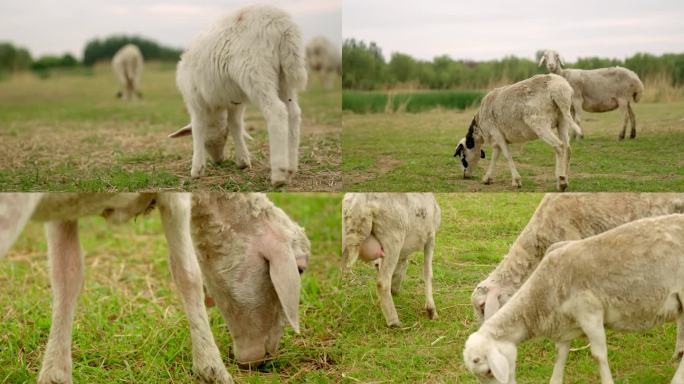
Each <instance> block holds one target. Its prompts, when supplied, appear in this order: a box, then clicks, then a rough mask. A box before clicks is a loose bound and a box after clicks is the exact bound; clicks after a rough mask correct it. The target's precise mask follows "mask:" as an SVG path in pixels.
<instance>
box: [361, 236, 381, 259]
mask: <svg viewBox="0 0 684 384" xmlns="http://www.w3.org/2000/svg"><path fill="white" fill-rule="evenodd" d="M384 256H385V250H384V249H383V248H382V244H380V241H378V239H377V238H376V237H375V236H373V235H372V234H371V235H370V236H368V237H367V238H366V240H364V241H363V243H362V244H361V247H360V249H359V257H360V258H361V260H365V261H372V260H376V259H380V258H382V257H384Z"/></svg>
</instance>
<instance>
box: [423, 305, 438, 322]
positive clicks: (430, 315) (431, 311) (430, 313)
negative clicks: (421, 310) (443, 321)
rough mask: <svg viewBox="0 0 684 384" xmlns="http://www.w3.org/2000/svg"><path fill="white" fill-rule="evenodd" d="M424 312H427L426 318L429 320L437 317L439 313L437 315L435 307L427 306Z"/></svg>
mask: <svg viewBox="0 0 684 384" xmlns="http://www.w3.org/2000/svg"><path fill="white" fill-rule="evenodd" d="M425 312H427V315H428V318H429V319H430V320H437V319H439V315H437V308H433V307H427V308H425Z"/></svg>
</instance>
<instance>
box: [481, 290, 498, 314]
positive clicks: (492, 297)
mask: <svg viewBox="0 0 684 384" xmlns="http://www.w3.org/2000/svg"><path fill="white" fill-rule="evenodd" d="M500 307H501V303H499V291H498V290H496V289H490V290H489V292H487V299H486V300H485V309H484V318H485V320H487V319H489V318H490V317H492V315H493V314H495V313H496V311H498V310H499V308H500Z"/></svg>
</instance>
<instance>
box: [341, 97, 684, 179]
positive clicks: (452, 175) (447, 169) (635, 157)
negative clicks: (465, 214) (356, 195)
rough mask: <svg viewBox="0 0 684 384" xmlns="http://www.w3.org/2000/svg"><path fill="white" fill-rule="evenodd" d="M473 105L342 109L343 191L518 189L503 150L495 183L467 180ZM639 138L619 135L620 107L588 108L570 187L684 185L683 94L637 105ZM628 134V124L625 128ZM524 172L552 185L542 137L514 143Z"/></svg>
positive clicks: (576, 146)
mask: <svg viewBox="0 0 684 384" xmlns="http://www.w3.org/2000/svg"><path fill="white" fill-rule="evenodd" d="M475 112H476V110H475V109H472V108H471V109H468V110H465V111H458V110H445V109H437V110H433V111H431V112H422V113H389V114H385V113H378V114H354V113H350V112H346V111H345V112H344V114H343V126H344V128H343V131H342V152H343V156H342V174H343V176H342V183H343V185H344V190H345V191H378V192H380V191H430V192H458V191H469V192H474V191H485V192H488V191H514V190H517V188H514V187H511V176H510V171H509V169H508V165H507V163H506V161H505V159H504V158H503V156H501V157H500V158H499V161H498V162H497V167H496V169H497V171H496V173H495V175H494V181H493V182H492V184H491V185H484V184H482V183H481V182H480V179H481V178H482V176H483V175H484V173H485V171H486V167H487V166H488V164H489V157H490V155H491V147H488V146H485V148H484V150H485V152H486V155H487V158H486V159H484V160H482V161H480V164H478V169H477V170H476V172H475V177H474V178H472V179H468V180H464V179H463V172H462V170H461V167H460V162H459V161H458V159H456V158H454V157H453V153H454V149H455V147H456V144H457V143H458V141H459V140H460V139H461V138H462V137H463V136H465V134H466V132H467V130H468V126H469V125H470V121H471V120H472V117H473V115H474V114H475ZM634 112H635V114H636V118H637V138H636V139H634V140H629V139H625V140H623V141H618V140H617V136H618V132H619V130H620V127H621V126H622V115H621V114H620V113H619V112H618V111H613V112H607V113H601V114H598V113H584V114H583V122H582V127H583V129H584V133H585V138H584V139H583V140H575V141H572V142H571V147H572V157H571V159H570V173H569V183H570V185H569V187H568V191H654V192H655V191H681V190H683V189H684V156H682V153H683V152H682V151H683V150H684V102H682V101H677V102H662V103H639V104H636V105H635V106H634ZM627 133H628V134H629V130H628V132H627ZM511 151H512V154H513V160H514V161H515V163H516V166H517V169H518V172H519V173H520V175H521V176H522V191H555V188H556V180H555V177H554V164H555V158H554V155H553V151H552V149H551V147H549V146H548V145H547V144H545V143H544V142H542V141H541V140H537V141H532V142H529V143H525V144H517V145H512V146H511Z"/></svg>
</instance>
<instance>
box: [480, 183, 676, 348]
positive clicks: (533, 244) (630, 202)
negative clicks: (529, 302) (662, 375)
mask: <svg viewBox="0 0 684 384" xmlns="http://www.w3.org/2000/svg"><path fill="white" fill-rule="evenodd" d="M670 213H684V194H681V193H571V194H568V195H565V194H562V195H561V194H547V195H546V196H544V198H543V199H542V201H541V203H539V206H538V207H537V209H536V211H535V212H534V215H532V218H531V219H530V221H529V222H528V223H527V225H526V226H525V229H524V230H523V231H522V232H521V233H520V235H519V236H518V238H517V239H516V240H515V242H514V243H513V245H512V246H511V248H510V250H509V251H508V254H507V255H506V256H505V257H504V259H503V260H502V261H501V263H499V265H498V266H497V267H496V269H495V270H494V271H493V272H492V273H490V274H489V276H487V278H486V279H485V280H484V281H482V282H480V283H479V284H478V285H477V287H476V288H475V290H474V291H473V294H472V296H471V302H472V304H473V309H474V310H475V315H476V316H477V318H478V319H479V320H480V322H482V321H484V320H486V319H488V318H489V317H491V316H492V315H493V314H494V313H495V312H496V311H498V310H499V308H500V307H501V306H502V305H504V304H505V303H506V301H508V299H509V298H510V297H511V296H513V294H514V293H515V292H516V291H517V290H518V289H519V288H520V286H521V285H522V284H523V283H524V282H525V280H527V278H528V277H529V275H530V274H531V273H532V272H533V271H534V269H535V268H537V265H538V264H539V262H540V261H541V260H542V258H543V257H544V253H546V250H547V248H548V247H549V246H551V244H553V243H556V242H559V241H565V240H579V239H583V238H586V237H589V236H593V235H596V234H599V233H601V232H605V231H607V230H609V229H611V228H614V227H617V226H618V225H622V224H625V223H628V222H630V221H633V220H636V219H640V218H644V217H649V216H658V215H665V214H670ZM683 326H684V324H683ZM677 351H679V352H681V353H684V344H683V345H681V346H679V345H678V348H677Z"/></svg>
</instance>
